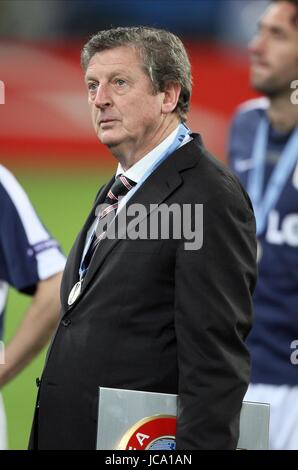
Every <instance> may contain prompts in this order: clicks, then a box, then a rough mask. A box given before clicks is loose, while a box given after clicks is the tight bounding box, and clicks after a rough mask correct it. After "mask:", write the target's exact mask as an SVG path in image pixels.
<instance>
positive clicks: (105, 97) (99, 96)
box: [94, 84, 112, 109]
mask: <svg viewBox="0 0 298 470" xmlns="http://www.w3.org/2000/svg"><path fill="white" fill-rule="evenodd" d="M94 104H95V106H96V107H97V108H101V109H102V108H107V107H109V106H111V104H112V99H111V95H110V93H109V90H108V87H107V85H102V84H100V85H99V86H98V88H97V93H96V96H95V99H94Z"/></svg>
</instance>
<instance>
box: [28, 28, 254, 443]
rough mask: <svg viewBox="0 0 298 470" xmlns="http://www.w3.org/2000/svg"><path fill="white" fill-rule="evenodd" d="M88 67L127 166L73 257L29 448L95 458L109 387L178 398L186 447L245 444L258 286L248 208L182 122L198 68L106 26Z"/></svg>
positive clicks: (165, 48) (112, 144) (97, 109)
mask: <svg viewBox="0 0 298 470" xmlns="http://www.w3.org/2000/svg"><path fill="white" fill-rule="evenodd" d="M82 65H83V68H84V70H85V81H86V86H87V90H88V100H89V105H90V109H91V114H92V120H93V125H94V129H95V132H96V134H97V136H98V138H99V139H100V141H101V142H102V143H103V144H105V145H106V146H107V147H108V148H109V149H110V151H111V152H112V154H113V155H114V156H115V157H116V159H117V160H118V169H117V172H116V175H115V176H114V177H113V178H112V180H111V181H109V182H108V183H107V185H106V186H105V187H103V188H102V189H101V190H100V191H99V193H98V195H97V197H96V201H95V204H94V207H93V208H92V210H91V212H90V215H89V217H88V219H87V221H86V223H85V225H84V227H83V229H82V231H81V232H80V234H79V236H78V238H77V240H76V242H75V244H74V247H73V249H72V251H71V253H70V256H69V259H68V262H67V266H66V270H65V274H64V278H63V282H62V288H61V299H62V316H61V322H60V325H59V327H58V329H57V332H56V335H55V337H54V339H53V342H52V345H51V348H50V351H49V353H48V357H47V362H46V365H45V369H44V372H43V376H42V379H41V383H40V388H39V394H38V400H37V407H36V413H35V419H34V424H33V430H32V435H31V447H32V448H37V449H94V448H95V446H96V430H97V404H98V387H99V386H103V387H112V388H123V389H132V390H144V391H152V392H166V393H176V394H178V395H179V405H178V417H177V436H176V439H177V448H178V449H234V448H235V447H236V445H237V440H238V434H239V415H240V409H241V404H242V399H243V396H244V394H245V391H246V388H247V384H248V381H249V371H250V366H249V355H248V352H247V349H246V347H245V345H244V339H245V337H246V335H247V333H248V332H249V330H250V326H251V310H252V309H251V294H252V291H253V289H254V285H255V279H256V266H255V259H256V242H255V221H254V215H253V212H252V209H251V205H250V202H249V199H248V197H247V195H246V194H245V192H244V191H243V190H242V188H241V186H240V184H239V183H238V181H237V180H236V179H235V178H234V177H233V176H232V175H231V173H230V172H229V170H228V169H226V168H225V167H224V166H223V165H222V164H221V163H219V162H218V161H217V160H216V159H214V158H213V157H212V156H211V155H210V154H209V153H208V152H207V151H206V150H205V148H204V146H203V143H202V140H201V138H200V136H199V135H197V134H193V133H191V132H190V130H189V129H188V128H187V127H186V126H185V121H186V113H187V111H188V108H189V100H190V95H191V69H190V64H189V60H188V57H187V54H186V51H185V49H184V47H183V45H182V43H181V41H180V40H179V39H178V38H177V37H176V36H175V35H173V34H171V33H169V32H167V31H163V30H157V29H154V28H147V27H132V28H116V29H112V30H106V31H101V32H99V33H98V34H96V35H95V36H93V37H92V38H91V39H90V41H89V42H88V43H87V44H86V45H85V47H84V49H83V51H82ZM161 207H163V210H165V209H167V208H168V209H169V214H167V217H165V212H163V216H162V217H160V218H158V217H155V216H156V213H158V211H159V210H160V208H161ZM179 211H180V212H179ZM124 213H125V214H126V215H127V217H126V218H124V217H123V214H124ZM136 214H138V216H136ZM120 219H121V220H120ZM117 221H118V222H119V223H117ZM123 221H124V222H123ZM154 221H155V222H154ZM156 221H157V222H159V224H158V223H157V222H156ZM165 221H166V222H165ZM145 222H146V224H147V225H146V228H147V231H146V230H143V228H141V226H144V223H145ZM150 223H151V225H150ZM187 224H188V230H187V227H186V225H187ZM149 225H150V228H148V226H149ZM115 227H116V228H115ZM179 233H180V236H179ZM189 233H191V234H192V237H193V241H192V242H191V241H190V237H189V236H188V235H189Z"/></svg>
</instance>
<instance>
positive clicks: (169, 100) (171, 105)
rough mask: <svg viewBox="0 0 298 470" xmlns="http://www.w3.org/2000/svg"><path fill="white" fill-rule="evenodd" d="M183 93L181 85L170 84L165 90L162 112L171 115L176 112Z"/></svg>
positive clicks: (176, 83)
mask: <svg viewBox="0 0 298 470" xmlns="http://www.w3.org/2000/svg"><path fill="white" fill-rule="evenodd" d="M180 92H181V85H180V83H178V82H168V83H167V84H166V86H165V89H164V92H163V93H164V99H163V102H162V108H161V109H162V112H163V113H164V114H169V113H172V112H173V111H174V109H175V108H176V106H177V103H178V100H179V96H180Z"/></svg>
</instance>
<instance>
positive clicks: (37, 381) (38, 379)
mask: <svg viewBox="0 0 298 470" xmlns="http://www.w3.org/2000/svg"><path fill="white" fill-rule="evenodd" d="M39 386H40V378H39V377H37V378H36V387H37V388H38V387H39Z"/></svg>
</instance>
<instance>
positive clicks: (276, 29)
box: [249, 1, 298, 96]
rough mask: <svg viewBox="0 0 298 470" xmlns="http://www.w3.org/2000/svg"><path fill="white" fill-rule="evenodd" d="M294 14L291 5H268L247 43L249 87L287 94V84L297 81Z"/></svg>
mask: <svg viewBox="0 0 298 470" xmlns="http://www.w3.org/2000/svg"><path fill="white" fill-rule="evenodd" d="M295 12H296V9H295V7H294V5H291V4H290V3H288V2H286V1H284V2H280V3H276V4H273V5H271V6H270V7H269V8H268V9H267V10H266V12H265V14H264V16H263V17H262V18H261V20H260V22H259V28H258V33H257V34H256V36H255V37H254V39H253V40H252V42H251V43H250V46H249V51H250V54H251V82H252V86H253V87H254V88H255V89H256V90H258V91H260V92H261V93H264V94H265V95H268V96H274V95H279V94H283V93H290V92H291V90H290V83H291V82H292V81H293V80H297V79H298V26H297V25H295V24H294V23H293V21H292V19H293V16H294V15H295Z"/></svg>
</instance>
